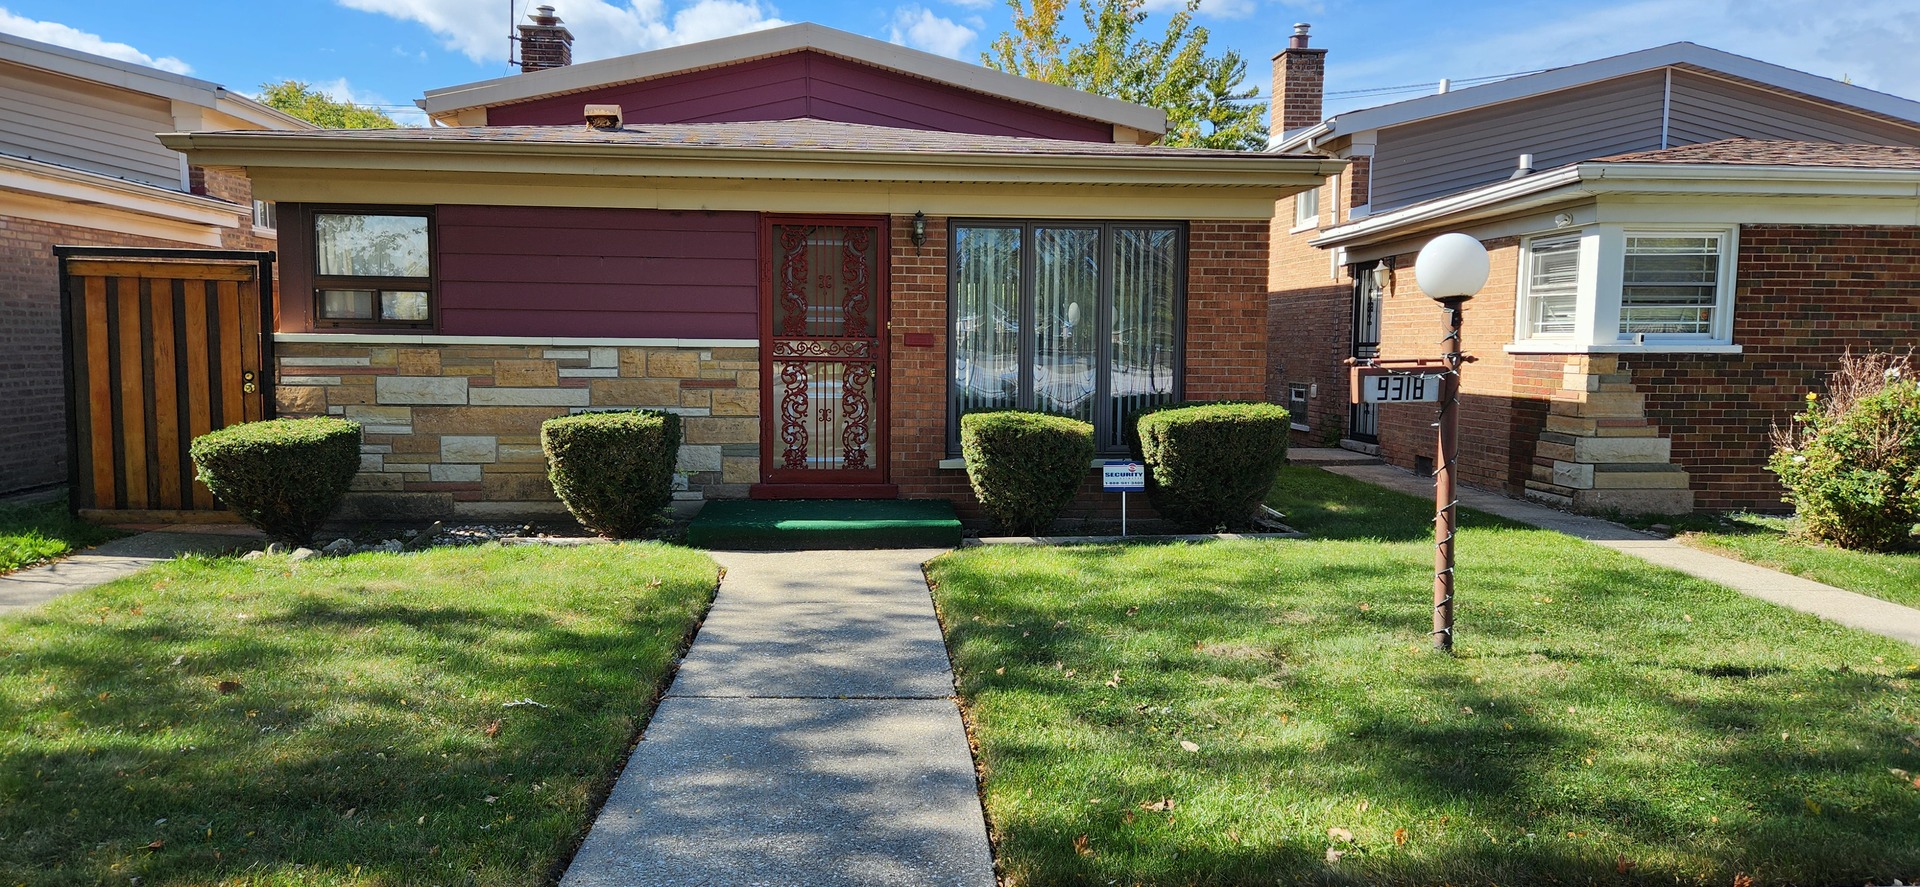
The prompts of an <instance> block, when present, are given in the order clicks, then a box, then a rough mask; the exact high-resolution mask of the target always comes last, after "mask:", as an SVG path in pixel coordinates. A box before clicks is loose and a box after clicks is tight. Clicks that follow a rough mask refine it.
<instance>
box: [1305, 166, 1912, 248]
mask: <svg viewBox="0 0 1920 887" xmlns="http://www.w3.org/2000/svg"><path fill="white" fill-rule="evenodd" d="M1603 195H1617V196H1623V195H1639V196H1650V197H1669V198H1671V197H1696V198H1728V197H1733V198H1776V199H1777V198H1809V197H1810V198H1821V199H1825V200H1833V199H1856V200H1887V199H1894V200H1902V201H1907V200H1915V199H1920V170H1912V169H1859V168H1848V167H1809V166H1729V165H1722V164H1707V163H1697V164H1696V163H1580V164H1574V165H1572V166H1566V167H1561V168H1560V169H1556V170H1550V171H1548V172H1543V173H1535V174H1534V175H1531V176H1527V177H1525V178H1521V179H1513V180H1510V181H1506V182H1500V183H1497V184H1493V185H1489V186H1486V187H1484V188H1479V189H1476V190H1473V191H1465V192H1462V193H1459V194H1455V195H1452V196H1449V197H1443V198H1440V199H1438V200H1431V201H1428V202H1426V203H1419V204H1415V205H1413V206H1409V207H1403V208H1401V209H1397V210H1393V211H1392V212H1386V213H1381V214H1379V215H1376V216H1371V217H1369V218H1367V219H1364V220H1361V221H1357V222H1352V223H1349V224H1346V225H1342V226H1340V227H1337V228H1329V229H1327V230H1326V232H1325V233H1323V234H1322V235H1321V236H1319V237H1317V238H1315V239H1314V240H1313V241H1311V242H1312V244H1313V245H1314V246H1317V247H1321V248H1323V249H1325V248H1331V247H1335V246H1353V245H1357V244H1363V243H1372V242H1376V241H1379V240H1381V239H1383V238H1386V237H1393V236H1403V235H1405V234H1408V233H1411V232H1413V231H1416V230H1419V229H1421V228H1423V227H1430V226H1433V225H1436V224H1439V223H1443V222H1444V223H1447V224H1456V225H1457V224H1463V223H1467V222H1473V221H1477V220H1481V219H1487V218H1492V217H1495V216H1508V215H1512V214H1514V213H1518V212H1523V211H1527V210H1532V209H1539V208H1541V207H1545V206H1551V205H1553V204H1556V203H1566V202H1569V201H1573V200H1578V199H1584V198H1593V197H1600V196H1603Z"/></svg>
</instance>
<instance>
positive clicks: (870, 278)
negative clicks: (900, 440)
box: [753, 216, 894, 498]
mask: <svg viewBox="0 0 1920 887" xmlns="http://www.w3.org/2000/svg"><path fill="white" fill-rule="evenodd" d="M887 233H888V232H887V223H886V220H885V219H870V218H844V217H805V218H801V217H791V216H787V217H777V216H776V217H769V218H768V219H767V222H766V229H765V232H764V237H765V240H764V244H765V247H764V251H763V253H762V255H764V256H766V257H767V267H766V268H765V269H764V270H763V271H762V274H761V290H762V292H763V293H764V294H765V295H764V297H763V303H762V311H761V342H762V345H763V347H762V349H761V353H762V358H761V366H762V369H761V390H762V391H763V392H765V393H764V395H763V397H762V408H763V412H762V415H763V416H764V417H765V418H764V419H763V421H762V429H763V430H762V432H761V438H762V441H761V456H760V465H761V477H762V478H763V479H764V480H765V483H763V484H760V485H758V486H756V487H755V488H754V489H753V495H754V496H755V497H759V498H773V497H887V496H892V495H894V492H893V488H892V487H891V486H888V485H886V465H887V449H886V444H887V411H886V405H887V391H886V375H887V362H886V340H885V334H886V323H887V319H886V306H887Z"/></svg>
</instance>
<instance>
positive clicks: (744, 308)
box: [435, 206, 760, 339]
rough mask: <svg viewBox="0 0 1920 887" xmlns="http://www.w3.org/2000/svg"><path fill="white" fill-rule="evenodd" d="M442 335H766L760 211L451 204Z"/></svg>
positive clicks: (444, 211)
mask: <svg viewBox="0 0 1920 887" xmlns="http://www.w3.org/2000/svg"><path fill="white" fill-rule="evenodd" d="M435 220H436V226H437V227H436V230H435V233H436V235H437V238H438V240H437V254H436V256H435V258H436V261H437V262H438V264H437V267H436V268H435V271H436V272H437V274H438V277H439V288H440V289H439V312H440V332H442V333H444V334H447V335H463V336H610V337H651V338H678V337H685V338H733V339H753V338H757V337H758V336H759V320H758V317H759V298H760V297H759V288H758V279H759V274H758V267H759V241H758V238H757V236H756V232H757V230H758V229H757V228H756V223H757V220H758V216H757V215H756V214H755V213H743V212H726V213H703V212H669V211H665V210H635V209H574V208H564V207H508V206H442V207H438V208H436V211H435Z"/></svg>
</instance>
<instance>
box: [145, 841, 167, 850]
mask: <svg viewBox="0 0 1920 887" xmlns="http://www.w3.org/2000/svg"><path fill="white" fill-rule="evenodd" d="M165 846H167V842H165V841H154V842H152V843H150V844H148V845H147V849H148V850H159V849H160V848H162V847H165Z"/></svg>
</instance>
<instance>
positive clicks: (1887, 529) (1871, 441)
mask: <svg viewBox="0 0 1920 887" xmlns="http://www.w3.org/2000/svg"><path fill="white" fill-rule="evenodd" d="M1900 366H1904V364H1901V365H1900ZM1796 419H1797V420H1798V422H1799V424H1798V426H1797V429H1798V434H1797V435H1796V436H1795V437H1796V439H1793V440H1788V441H1781V442H1780V443H1781V445H1780V446H1779V448H1778V449H1776V450H1775V452H1774V454H1773V458H1772V460H1771V461H1770V462H1769V463H1768V465H1767V467H1768V468H1769V469H1771V470H1772V471H1773V472H1774V473H1775V474H1777V475H1779V476H1780V482H1781V484H1782V485H1784V486H1785V487H1786V488H1787V500H1788V501H1790V502H1792V503H1793V504H1794V507H1795V509H1796V510H1797V511H1798V513H1799V518H1800V529H1801V532H1802V533H1804V534H1806V535H1807V536H1810V537H1812V538H1813V539H1815V540H1817V541H1820V542H1826V543H1830V544H1833V545H1837V546H1840V547H1841V548H1851V549H1861V550H1866V551H1896V550H1899V549H1902V548H1905V547H1907V546H1909V545H1911V544H1913V531H1914V523H1915V521H1920V382H1915V381H1910V380H1904V379H1900V378H1899V377H1898V376H1897V375H1893V376H1890V378H1889V381H1888V382H1887V383H1886V384H1885V385H1884V387H1881V388H1880V389H1879V390H1877V391H1873V392H1871V393H1867V394H1864V395H1862V396H1859V397H1855V398H1849V399H1847V400H1846V401H1845V402H1843V403H1842V404H1839V405H1836V406H1832V407H1829V406H1827V405H1825V404H1824V403H1822V402H1821V401H1820V400H1819V399H1818V398H1816V397H1812V396H1809V398H1808V401H1807V411H1806V412H1805V413H1802V414H1801V415H1799V416H1797V417H1796Z"/></svg>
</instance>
